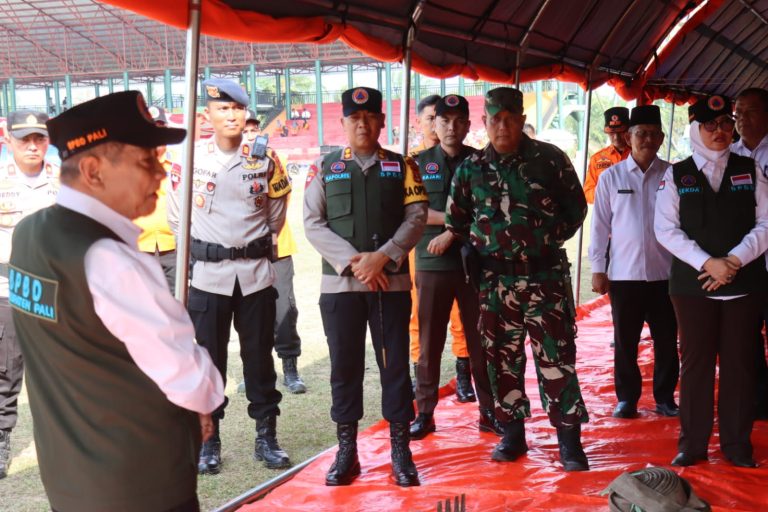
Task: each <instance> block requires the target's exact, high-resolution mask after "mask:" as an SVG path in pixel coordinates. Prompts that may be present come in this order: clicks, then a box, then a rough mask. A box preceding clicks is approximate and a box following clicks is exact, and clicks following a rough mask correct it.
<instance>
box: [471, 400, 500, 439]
mask: <svg viewBox="0 0 768 512" xmlns="http://www.w3.org/2000/svg"><path fill="white" fill-rule="evenodd" d="M477 426H478V429H479V430H480V432H493V433H494V434H496V435H497V436H503V435H504V425H502V423H501V422H500V421H499V420H498V419H496V414H495V413H494V412H493V409H490V408H488V407H480V420H479V421H478V425H477Z"/></svg>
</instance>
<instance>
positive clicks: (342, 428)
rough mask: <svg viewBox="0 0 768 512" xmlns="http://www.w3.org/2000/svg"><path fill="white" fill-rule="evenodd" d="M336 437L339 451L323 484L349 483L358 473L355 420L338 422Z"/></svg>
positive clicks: (358, 462) (358, 461)
mask: <svg viewBox="0 0 768 512" xmlns="http://www.w3.org/2000/svg"><path fill="white" fill-rule="evenodd" d="M336 438H337V439H338V440H339V451H337V452H336V460H334V461H333V464H331V468H330V469H329V470H328V474H327V475H325V485H330V486H336V485H349V484H351V483H352V482H353V481H354V480H355V478H357V477H358V475H359V474H360V460H359V459H358V458H357V422H356V421H355V422H352V423H338V424H337V425H336Z"/></svg>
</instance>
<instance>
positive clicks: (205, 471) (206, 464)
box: [197, 428, 221, 475]
mask: <svg viewBox="0 0 768 512" xmlns="http://www.w3.org/2000/svg"><path fill="white" fill-rule="evenodd" d="M220 472H221V438H219V433H218V428H216V433H215V434H213V436H211V438H210V439H209V440H207V441H206V442H204V443H203V447H202V448H201V449H200V458H199V459H198V461H197V473H198V474H199V475H218V474H219V473H220Z"/></svg>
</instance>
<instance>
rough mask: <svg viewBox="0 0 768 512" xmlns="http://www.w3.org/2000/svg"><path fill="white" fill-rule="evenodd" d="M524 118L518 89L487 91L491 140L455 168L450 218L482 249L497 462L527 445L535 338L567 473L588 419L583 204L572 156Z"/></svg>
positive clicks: (544, 395) (579, 464)
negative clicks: (576, 300) (580, 270)
mask: <svg viewBox="0 0 768 512" xmlns="http://www.w3.org/2000/svg"><path fill="white" fill-rule="evenodd" d="M524 122H525V116H524V115H523V96H522V93H521V92H520V91H518V90H517V89H512V88H509V87H500V88H497V89H493V90H491V91H489V92H488V94H487V95H486V97H485V115H484V116H483V123H484V124H485V126H486V129H487V131H488V137H489V139H490V144H489V145H488V146H486V147H485V148H484V149H482V150H479V151H477V152H475V153H474V154H473V155H471V156H470V157H469V158H468V159H467V160H465V161H464V162H463V163H462V164H461V165H460V166H459V167H458V168H457V169H456V174H455V175H454V178H453V182H452V184H451V195H450V197H449V198H448V206H447V215H446V224H447V226H448V228H449V229H450V230H452V231H453V232H454V233H455V234H457V235H459V236H462V237H465V238H469V240H470V242H471V244H472V245H473V246H474V248H475V249H476V251H477V252H478V254H479V260H480V267H481V279H480V334H481V336H482V343H483V346H484V348H485V351H486V360H487V361H488V373H489V377H490V381H491V389H492V391H493V395H494V401H495V408H496V416H497V418H498V419H499V420H500V421H501V422H502V423H504V424H505V428H504V437H503V439H502V441H501V443H499V445H498V446H497V447H496V449H495V450H494V452H493V455H492V458H493V460H496V461H513V460H515V459H516V458H518V457H519V456H521V455H522V454H524V453H525V452H526V451H527V450H528V445H527V444H526V441H525V428H524V424H523V418H526V417H529V416H530V415H531V412H530V404H529V401H528V398H527V397H526V395H525V388H524V379H525V361H526V357H525V337H526V334H529V335H530V337H531V349H532V352H533V357H534V362H535V364H536V373H537V376H538V380H539V391H540V393H541V401H542V405H543V406H544V409H545V410H546V412H547V414H548V415H549V419H550V422H551V423H552V425H553V426H555V427H556V428H557V437H558V444H559V448H560V460H561V462H562V463H563V466H564V468H565V470H566V471H585V470H587V469H589V464H588V462H587V457H586V455H585V454H584V450H583V449H582V447H581V423H584V422H586V421H588V417H587V410H586V407H585V406H584V401H583V400H582V397H581V391H580V389H579V383H578V380H577V377H576V369H575V364H576V345H575V341H574V338H575V334H576V332H575V318H574V317H575V315H574V310H573V306H572V300H573V298H572V296H571V289H570V281H569V276H568V266H569V265H568V261H567V258H566V257H565V253H564V251H563V250H562V245H563V243H564V242H565V241H566V240H567V239H569V238H570V237H572V236H573V235H574V234H575V233H576V231H577V230H578V228H579V226H581V223H582V222H583V221H584V217H585V216H586V213H587V205H586V201H585V199H584V193H583V192H582V190H581V186H580V184H579V180H578V178H577V176H576V173H575V172H574V170H573V166H572V165H571V162H570V161H569V159H568V157H567V156H566V155H565V154H564V153H563V152H562V151H560V150H559V149H558V148H556V147H555V146H552V145H551V144H546V143H543V142H539V141H537V140H533V139H530V138H528V136H526V135H524V134H523V133H522V127H523V123H524Z"/></svg>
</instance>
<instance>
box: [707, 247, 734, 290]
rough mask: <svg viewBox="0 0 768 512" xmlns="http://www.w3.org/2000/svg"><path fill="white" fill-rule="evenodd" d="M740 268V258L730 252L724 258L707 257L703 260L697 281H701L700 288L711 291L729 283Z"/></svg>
mask: <svg viewBox="0 0 768 512" xmlns="http://www.w3.org/2000/svg"><path fill="white" fill-rule="evenodd" d="M740 268H741V260H739V258H737V257H736V256H734V255H732V254H731V255H728V256H726V257H725V258H709V259H708V260H707V261H705V262H704V266H703V270H704V271H703V272H702V273H701V274H699V281H703V283H702V285H701V289H702V290H705V291H708V292H713V291H715V290H717V289H718V288H720V287H721V286H724V285H726V284H730V283H731V282H732V281H733V280H734V278H735V277H736V273H737V272H738V271H739V269H740Z"/></svg>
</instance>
